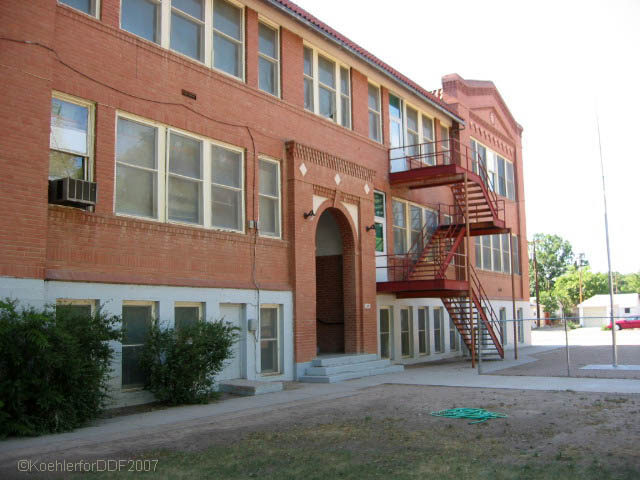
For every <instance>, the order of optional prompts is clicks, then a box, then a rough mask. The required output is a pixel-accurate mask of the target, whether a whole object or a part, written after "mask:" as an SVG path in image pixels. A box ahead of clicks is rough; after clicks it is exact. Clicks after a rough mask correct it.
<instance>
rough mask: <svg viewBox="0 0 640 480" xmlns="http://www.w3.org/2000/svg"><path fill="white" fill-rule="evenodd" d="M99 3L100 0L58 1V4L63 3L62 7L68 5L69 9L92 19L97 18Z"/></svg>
mask: <svg viewBox="0 0 640 480" xmlns="http://www.w3.org/2000/svg"><path fill="white" fill-rule="evenodd" d="M99 1H100V0H58V2H60V3H63V4H64V5H69V6H70V7H73V8H75V9H76V10H80V11H81V12H84V13H86V14H87V15H91V16H92V17H97V16H98V11H99V10H100V8H99V7H100V4H99V3H98V2H99Z"/></svg>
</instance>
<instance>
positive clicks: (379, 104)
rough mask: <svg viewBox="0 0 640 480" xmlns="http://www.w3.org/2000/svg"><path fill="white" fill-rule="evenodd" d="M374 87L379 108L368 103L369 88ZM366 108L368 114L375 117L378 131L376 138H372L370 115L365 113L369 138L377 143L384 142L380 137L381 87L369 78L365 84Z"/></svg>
mask: <svg viewBox="0 0 640 480" xmlns="http://www.w3.org/2000/svg"><path fill="white" fill-rule="evenodd" d="M371 87H373V88H375V89H376V91H377V94H378V108H379V110H374V109H372V108H371V106H370V105H369V88H371ZM367 108H368V112H369V113H370V114H373V115H374V116H375V117H376V118H377V119H378V122H377V125H376V127H377V132H378V138H377V139H376V138H372V137H371V135H370V133H371V116H370V115H367V121H368V125H369V139H370V140H373V141H374V142H378V143H384V139H383V138H382V89H381V88H380V85H378V84H376V83H374V82H372V81H371V80H369V81H368V84H367Z"/></svg>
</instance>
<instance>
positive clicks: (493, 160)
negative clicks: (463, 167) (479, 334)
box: [469, 137, 516, 202]
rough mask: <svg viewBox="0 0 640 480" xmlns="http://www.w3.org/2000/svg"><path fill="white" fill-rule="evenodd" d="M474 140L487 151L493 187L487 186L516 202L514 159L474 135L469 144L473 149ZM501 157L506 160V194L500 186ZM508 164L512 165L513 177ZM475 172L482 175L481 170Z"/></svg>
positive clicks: (487, 166)
mask: <svg viewBox="0 0 640 480" xmlns="http://www.w3.org/2000/svg"><path fill="white" fill-rule="evenodd" d="M473 142H475V143H476V144H477V145H480V146H482V147H483V148H484V149H485V151H486V152H487V158H486V162H487V165H486V169H487V175H488V176H489V177H490V178H491V180H492V182H493V188H491V186H490V185H487V188H489V189H490V190H492V191H494V192H495V193H496V195H500V196H501V197H503V198H506V199H508V200H511V201H514V202H515V201H516V179H515V174H516V171H515V164H514V162H513V161H512V160H509V159H508V158H507V157H505V156H504V155H502V154H501V153H498V152H496V151H495V150H492V149H491V148H489V147H488V146H487V145H486V144H484V143H482V142H481V141H479V140H478V139H476V138H474V137H471V140H470V141H469V146H470V147H469V148H470V150H471V151H475V150H474V148H473ZM499 159H502V160H504V162H505V164H504V177H505V194H504V195H503V194H501V193H500V186H499V182H500V169H499V161H500V160H499ZM507 164H510V165H511V172H512V177H511V179H510V178H509V174H508V171H509V169H508V168H507V167H508V165H507ZM474 173H477V174H478V175H480V176H482V175H481V174H480V173H479V171H475V172H474ZM509 184H511V189H512V192H513V195H509Z"/></svg>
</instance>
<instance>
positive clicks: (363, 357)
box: [311, 353, 378, 367]
mask: <svg viewBox="0 0 640 480" xmlns="http://www.w3.org/2000/svg"><path fill="white" fill-rule="evenodd" d="M372 360H378V355H376V354H375V353H360V354H354V355H343V354H338V355H327V356H321V357H318V358H314V359H313V360H312V361H311V366H312V367H335V366H337V365H347V364H356V363H363V362H370V361H372Z"/></svg>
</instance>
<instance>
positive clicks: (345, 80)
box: [340, 67, 349, 95]
mask: <svg viewBox="0 0 640 480" xmlns="http://www.w3.org/2000/svg"><path fill="white" fill-rule="evenodd" d="M340 93H341V94H342V95H349V70H347V69H346V68H344V67H340Z"/></svg>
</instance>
